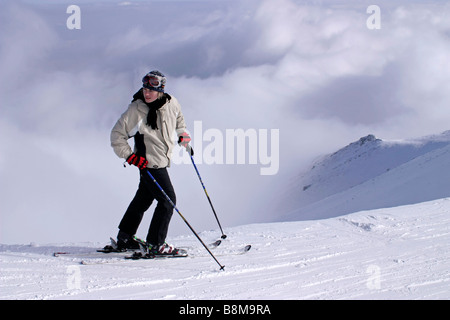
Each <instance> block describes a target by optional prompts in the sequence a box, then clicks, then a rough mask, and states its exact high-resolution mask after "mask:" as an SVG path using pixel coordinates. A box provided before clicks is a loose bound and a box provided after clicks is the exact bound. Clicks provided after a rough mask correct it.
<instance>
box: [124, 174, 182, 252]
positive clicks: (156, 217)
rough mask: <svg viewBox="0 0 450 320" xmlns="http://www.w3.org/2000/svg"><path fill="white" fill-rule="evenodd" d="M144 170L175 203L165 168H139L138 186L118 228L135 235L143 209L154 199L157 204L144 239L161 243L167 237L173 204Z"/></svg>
mask: <svg viewBox="0 0 450 320" xmlns="http://www.w3.org/2000/svg"><path fill="white" fill-rule="evenodd" d="M146 170H148V171H149V172H150V173H151V175H152V176H153V177H154V178H155V180H156V181H157V182H158V183H159V185H160V186H161V188H162V189H163V190H164V191H165V192H166V194H167V195H168V196H169V198H170V199H171V200H172V202H173V203H174V204H175V203H176V196H175V191H174V189H173V186H172V182H171V181H170V178H169V173H168V172H167V169H166V168H161V169H144V170H141V173H140V174H141V178H140V182H139V188H138V190H137V192H136V195H135V196H134V198H133V200H132V201H131V203H130V205H129V206H128V209H127V211H126V212H125V214H124V216H123V218H122V221H121V222H120V224H119V229H120V230H121V231H123V232H125V233H128V234H129V235H135V234H136V232H137V230H138V227H139V224H140V223H141V221H142V218H143V216H144V213H145V211H147V210H148V208H150V206H151V204H152V203H153V200H156V201H157V202H158V204H157V205H156V208H155V212H154V213H153V217H152V221H151V223H150V228H149V230H148V233H147V239H146V240H147V242H149V243H150V244H153V245H161V244H163V243H164V241H165V240H166V237H167V231H168V230H169V223H170V219H171V218H172V214H173V206H172V205H171V204H170V202H169V201H167V199H166V197H165V196H164V194H163V193H162V192H161V190H160V189H159V188H158V187H157V186H156V184H155V183H154V182H153V181H152V180H151V179H150V176H149V175H148V173H147V172H146Z"/></svg>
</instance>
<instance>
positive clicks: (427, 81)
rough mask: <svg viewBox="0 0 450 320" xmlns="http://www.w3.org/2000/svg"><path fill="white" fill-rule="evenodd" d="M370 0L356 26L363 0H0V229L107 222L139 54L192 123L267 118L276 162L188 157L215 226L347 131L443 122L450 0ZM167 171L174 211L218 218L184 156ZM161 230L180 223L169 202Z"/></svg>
mask: <svg viewBox="0 0 450 320" xmlns="http://www.w3.org/2000/svg"><path fill="white" fill-rule="evenodd" d="M367 5H368V4H367ZM379 6H380V7H381V19H382V20H381V29H380V30H369V29H367V27H366V19H367V18H368V14H367V13H366V6H365V4H361V2H350V1H341V2H339V4H336V2H335V1H333V2H327V1H303V2H299V1H290V0H281V1H280V0H277V1H273V0H265V1H227V2H217V1H202V2H189V1H172V2H146V3H141V2H139V3H135V4H134V5H129V6H117V5H115V4H113V3H109V2H108V3H106V2H103V3H102V4H101V5H100V4H98V5H95V4H93V3H89V2H83V3H81V4H80V7H81V15H82V25H81V30H72V31H69V30H67V28H66V26H65V21H66V19H67V17H68V15H67V13H66V4H55V3H53V4H35V5H31V4H28V3H25V2H19V3H17V2H2V4H1V5H0V27H1V29H2V30H6V32H2V33H1V34H0V67H1V70H2V72H1V73H0V83H1V86H0V102H1V108H0V116H1V118H0V119H1V120H0V133H1V135H0V145H1V147H2V150H5V151H4V152H2V153H1V154H0V165H1V168H0V179H1V180H2V181H7V184H6V185H5V184H2V186H1V192H0V196H1V197H2V198H1V199H0V200H1V201H0V211H1V220H2V223H1V228H2V230H1V235H0V236H1V238H0V242H13V241H18V242H26V241H38V242H39V241H52V240H54V239H57V241H69V240H70V241H71V240H73V241H81V240H86V239H89V240H92V241H96V240H97V241H102V239H107V238H108V237H109V236H111V235H112V236H114V235H115V234H114V233H115V231H116V225H117V223H118V222H119V220H120V218H121V216H122V214H123V212H124V210H125V209H126V206H127V205H128V203H129V201H130V200H131V198H132V196H133V195H134V192H135V189H136V187H137V174H136V172H135V171H133V170H132V168H127V169H123V167H122V162H123V160H121V159H118V158H117V157H116V156H115V155H114V153H113V152H112V150H111V148H110V146H109V132H110V130H111V127H112V126H113V124H114V122H115V121H116V120H117V119H118V117H119V116H120V114H121V113H122V112H123V111H124V110H125V108H126V106H127V104H128V103H129V102H130V100H131V96H132V94H133V93H134V92H135V90H137V89H138V87H139V86H140V80H141V78H142V75H143V74H144V73H146V72H148V71H149V70H150V69H156V68H158V69H160V70H161V71H163V72H164V73H166V75H167V76H168V78H169V80H168V84H167V90H168V92H169V93H171V94H173V95H174V96H176V97H177V98H178V99H179V101H180V102H181V104H182V107H183V111H184V114H185V117H186V120H187V123H188V126H189V127H190V128H189V129H191V130H193V125H194V121H202V124H203V129H204V131H203V133H204V132H205V131H206V130H208V129H215V130H218V131H220V132H222V133H223V134H224V136H225V132H226V130H227V129H238V128H242V129H255V130H259V129H279V130H280V142H279V143H280V170H279V173H278V174H277V175H276V176H261V175H260V174H259V169H260V166H258V165H250V164H246V165H226V164H224V165H206V164H202V165H200V166H199V170H200V172H201V174H202V177H203V179H204V181H205V184H206V187H207V188H208V193H209V194H210V195H211V198H212V199H213V202H214V204H215V207H216V210H217V211H218V213H219V214H220V217H221V218H222V220H223V225H225V226H227V225H233V224H242V223H247V222H261V221H266V220H274V219H276V217H277V214H278V213H277V208H278V207H277V199H278V198H279V195H280V194H283V193H285V192H287V191H285V190H286V185H287V184H288V181H289V179H291V178H292V177H296V174H297V173H298V172H299V171H300V170H301V169H302V168H303V167H304V166H305V164H309V161H311V159H313V158H314V157H316V156H317V155H319V154H323V153H327V152H333V151H335V150H336V149H338V148H340V147H341V146H343V145H346V144H348V142H349V141H354V140H355V139H357V138H359V137H360V136H364V135H367V134H368V133H374V134H376V135H377V136H380V137H381V138H407V137H414V136H420V135H424V134H429V133H436V132H439V131H444V130H446V129H448V123H449V120H450V119H449V118H450V113H449V112H448V108H447V107H448V101H449V99H450V97H449V94H450V93H449V92H450V90H448V84H449V83H450V82H449V77H450V73H449V72H448V71H449V62H448V59H447V53H448V52H449V34H450V25H449V24H450V23H449V22H448V19H447V17H448V14H449V6H448V5H446V4H442V3H441V2H438V1H436V2H433V5H431V4H419V3H415V4H411V3H410V2H406V1H405V2H403V1H401V2H398V3H397V4H393V3H392V2H388V1H381V2H380V3H379ZM418 124H420V125H418ZM193 138H194V142H193V144H194V146H195V143H196V140H198V139H203V138H204V136H200V137H199V136H196V137H193ZM204 143H205V144H206V143H208V141H204ZM170 172H171V177H172V180H173V183H174V185H175V190H176V191H177V198H178V202H179V205H180V209H181V211H182V212H183V214H184V215H186V216H187V217H188V218H189V220H190V221H191V222H192V224H193V225H194V226H196V229H198V230H205V229H211V228H215V227H216V225H215V221H214V219H208V217H211V218H212V215H211V212H210V208H209V205H208V203H207V202H206V199H204V195H203V190H202V189H201V186H200V183H199V182H198V179H197V176H196V174H195V172H194V171H193V168H191V165H190V164H189V163H188V164H187V165H178V166H173V167H172V168H171V169H170ZM202 199H203V200H204V201H203V200H202ZM147 216H148V217H146V219H147V220H148V219H150V217H151V212H149V214H148V215H147ZM23 221H28V223H27V224H24V223H23ZM146 223H147V221H144V222H143V230H145V229H146V228H147V225H145V224H146ZM171 230H172V232H185V231H186V228H185V226H184V225H183V223H182V222H180V221H179V219H177V218H176V215H175V216H174V218H173V228H172V227H171ZM142 232H145V231H142ZM111 233H113V234H111Z"/></svg>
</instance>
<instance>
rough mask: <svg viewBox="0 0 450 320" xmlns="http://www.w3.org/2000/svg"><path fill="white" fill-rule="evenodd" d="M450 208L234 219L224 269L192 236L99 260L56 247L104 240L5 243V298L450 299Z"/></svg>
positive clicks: (0, 288) (0, 254) (0, 264)
mask: <svg viewBox="0 0 450 320" xmlns="http://www.w3.org/2000/svg"><path fill="white" fill-rule="evenodd" d="M449 211H450V200H449V199H446V198H444V199H440V200H434V201H430V202H426V203H420V204H415V205H408V206H403V207H396V208H390V209H379V210H372V211H362V212H358V213H353V214H349V215H345V216H341V217H335V218H329V219H324V220H309V221H298V222H280V223H268V224H252V225H244V226H240V227H235V228H230V229H227V230H226V233H227V235H228V238H227V240H225V241H224V243H223V244H222V245H221V246H220V247H218V248H216V249H215V250H214V253H215V254H216V255H217V258H218V259H219V261H220V262H221V263H222V264H224V265H225V266H226V268H225V271H219V268H218V266H217V265H216V264H215V262H214V261H213V260H212V259H211V257H209V256H208V255H207V254H206V253H205V251H204V250H203V249H202V248H201V247H200V245H199V243H198V241H197V240H196V239H195V238H194V237H193V236H179V237H176V238H173V239H169V240H170V241H171V242H172V243H175V244H177V245H179V246H186V247H189V248H190V252H191V255H192V257H189V258H180V259H165V260H150V261H147V260H139V261H130V260H112V261H110V262H112V263H104V264H92V265H80V258H69V257H53V256H52V253H53V252H54V251H64V250H72V251H78V252H81V251H83V250H86V249H87V247H89V248H94V247H97V246H101V245H103V244H93V243H91V244H66V245H64V246H62V245H47V246H39V245H1V246H0V269H1V270H0V299H187V300H190V299H242V300H246V299H449V298H450V290H449V288H450V259H449V258H450V250H449V249H450V248H449V243H450V218H449V214H448V212H449ZM218 235H219V233H218V232H217V231H208V232H203V233H202V234H201V236H202V237H203V238H204V239H205V241H209V240H212V239H214V237H215V236H218ZM248 243H251V244H252V245H253V247H252V250H251V251H250V252H248V253H246V254H243V255H228V254H227V252H230V251H231V250H233V249H236V248H239V247H240V246H241V245H243V244H248ZM86 259H88V260H89V258H88V257H85V260H86ZM89 261H91V262H94V261H95V260H93V259H92V258H90V260H89Z"/></svg>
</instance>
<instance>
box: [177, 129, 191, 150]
mask: <svg viewBox="0 0 450 320" xmlns="http://www.w3.org/2000/svg"><path fill="white" fill-rule="evenodd" d="M189 142H191V137H189V135H188V134H187V133H186V132H183V133H182V134H180V136H179V137H178V144H179V145H181V146H183V147H185V148H187V146H188V144H189Z"/></svg>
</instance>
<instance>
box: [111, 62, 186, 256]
mask: <svg viewBox="0 0 450 320" xmlns="http://www.w3.org/2000/svg"><path fill="white" fill-rule="evenodd" d="M165 84H166V77H165V76H164V75H163V74H162V73H161V72H159V71H157V70H154V71H151V72H149V73H147V74H146V75H145V76H144V77H143V78H142V88H141V89H140V90H139V91H138V92H136V93H135V94H134V96H133V100H132V102H131V104H130V105H129V106H128V109H127V111H125V112H124V113H123V114H122V116H121V117H120V119H119V120H118V121H117V123H116V124H115V125H114V127H113V129H112V131H111V146H112V147H113V149H114V152H115V153H116V154H117V156H119V157H120V158H123V159H125V160H126V162H127V163H128V164H130V165H134V166H136V167H138V168H139V172H140V183H139V187H138V190H137V192H136V195H135V196H134V198H133V200H132V201H131V203H130V204H129V206H128V209H127V210H126V212H125V214H124V216H123V218H122V220H121V221H120V224H119V233H118V235H117V245H118V249H119V250H125V249H138V248H139V243H138V241H136V239H135V237H134V236H135V234H136V232H137V229H138V227H139V224H140V223H141V220H142V218H143V215H144V213H145V211H147V210H148V209H149V207H150V205H151V204H152V202H153V200H156V201H157V202H158V203H157V206H156V208H155V211H154V213H153V217H152V220H151V223H150V227H149V230H148V233H147V238H146V241H147V245H148V250H149V252H150V253H151V254H174V253H176V252H177V249H176V248H175V247H174V246H173V245H170V244H167V243H166V241H165V240H166V236H167V232H168V228H169V223H170V220H171V217H172V214H173V206H172V205H171V204H170V203H169V202H168V201H167V199H166V198H165V197H164V195H163V194H162V192H161V190H159V189H158V188H157V186H156V184H155V183H153V182H152V181H151V180H149V179H148V174H147V172H146V170H149V172H150V173H151V175H152V176H153V177H154V178H155V180H156V181H157V182H158V183H159V185H160V186H161V187H162V189H163V190H164V191H165V192H166V194H167V195H168V196H169V197H170V199H171V200H172V201H173V202H174V203H176V196H175V191H174V188H173V186H172V183H171V181H170V178H169V174H168V172H167V167H169V166H170V157H171V153H172V149H173V147H174V141H173V139H172V133H173V132H176V133H177V136H178V144H180V145H182V146H183V147H185V148H190V147H189V146H188V144H189V142H190V140H191V138H190V137H189V134H188V132H187V131H186V125H185V121H184V117H183V113H182V112H181V107H180V104H179V103H178V101H177V99H176V98H174V97H173V96H171V95H169V94H167V93H165V92H164V87H165ZM132 137H133V138H134V150H132V149H131V147H130V145H129V144H128V139H130V138H132ZM124 164H125V163H124Z"/></svg>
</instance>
